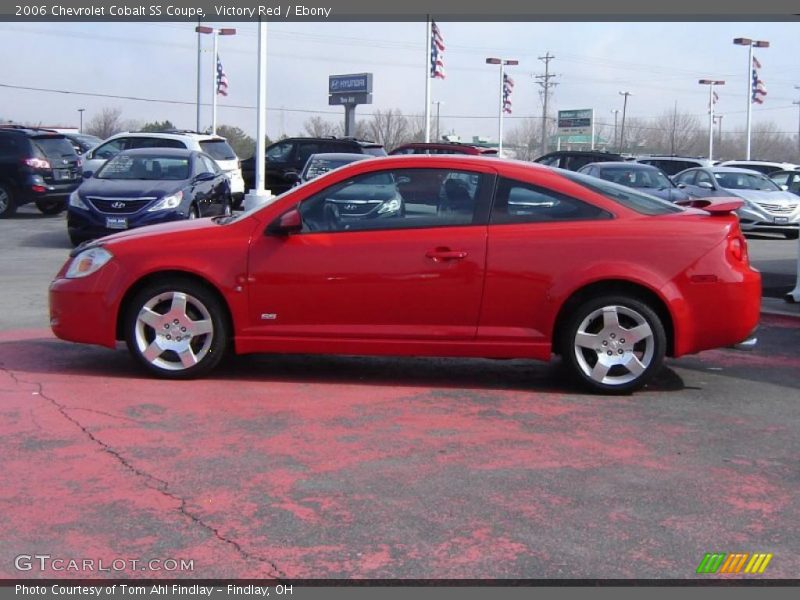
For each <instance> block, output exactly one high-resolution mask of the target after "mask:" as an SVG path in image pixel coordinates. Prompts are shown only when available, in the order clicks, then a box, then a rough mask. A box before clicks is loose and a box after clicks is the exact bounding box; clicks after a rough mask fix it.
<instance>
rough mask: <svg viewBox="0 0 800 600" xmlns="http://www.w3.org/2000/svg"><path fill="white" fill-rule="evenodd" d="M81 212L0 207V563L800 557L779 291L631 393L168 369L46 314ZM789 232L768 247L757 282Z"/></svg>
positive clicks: (556, 381)
mask: <svg viewBox="0 0 800 600" xmlns="http://www.w3.org/2000/svg"><path fill="white" fill-rule="evenodd" d="M65 229H66V228H65V223H64V220H63V218H62V217H56V218H52V217H39V216H37V215H35V214H34V213H33V212H32V211H30V212H28V211H27V209H26V210H24V211H21V214H20V216H19V217H18V218H15V219H13V220H10V221H0V248H2V252H3V260H2V261H0V278H1V279H2V282H3V285H2V286H0V302H2V304H3V306H4V307H5V309H4V310H3V311H0V436H2V439H3V440H4V441H3V452H2V453H0V521H2V522H3V529H2V530H3V532H4V536H3V539H2V540H0V576H2V577H24V578H37V577H45V576H50V577H52V576H56V577H86V575H87V574H86V573H74V572H63V571H61V572H56V571H53V570H52V569H50V570H45V571H41V570H39V569H36V568H35V569H32V570H31V571H25V572H20V571H18V570H16V569H15V568H14V559H15V557H16V556H18V555H20V554H32V553H35V552H40V553H48V554H50V555H52V556H54V557H62V558H67V559H69V558H74V559H82V558H94V559H103V560H105V561H106V564H110V563H111V561H113V560H115V559H117V560H119V559H127V560H128V561H130V559H137V560H140V561H148V560H150V559H158V560H162V561H163V560H167V559H175V560H180V559H184V560H192V561H193V565H192V569H191V570H183V571H180V570H178V571H164V570H163V569H162V570H155V571H154V570H149V569H148V567H147V566H145V570H144V571H142V566H143V563H142V562H139V563H137V565H136V566H132V565H131V563H130V562H127V563H125V565H124V567H123V568H122V571H120V572H114V571H111V572H106V573H94V574H90V576H99V577H112V576H119V575H120V574H123V575H125V576H137V577H152V578H158V577H192V578H234V577H245V578H255V577H277V578H281V579H291V580H296V579H305V578H314V579H316V578H369V579H383V578H389V579H397V578H401V579H408V578H414V579H416V578H426V579H428V578H436V579H441V578H445V579H447V578H467V579H479V578H568V579H569V578H602V579H608V578H654V579H666V578H677V579H684V578H696V577H704V578H706V579H708V578H714V579H716V578H720V577H721V578H751V579H752V578H754V577H759V576H752V575H742V574H740V575H722V576H720V575H711V576H709V575H698V574H697V573H696V569H697V566H698V564H699V563H700V561H701V560H702V559H703V556H704V555H705V553H708V552H751V553H753V552H769V553H772V554H773V558H772V560H771V562H770V564H769V567H768V569H767V570H766V572H765V574H764V575H763V576H761V577H769V578H796V577H797V573H800V526H798V523H800V496H798V494H797V489H798V484H800V471H798V468H797V465H798V456H800V407H799V406H798V401H797V399H798V397H800V393H799V391H798V390H800V379H798V377H797V372H798V370H799V369H800V344H799V343H798V342H800V319H798V318H796V316H795V315H794V313H792V312H791V311H792V310H793V308H792V305H785V306H784V305H780V304H778V303H782V300H779V299H778V298H777V297H776V298H773V299H772V300H770V301H768V302H769V303H772V304H775V306H776V307H779V308H781V309H786V310H785V312H786V315H781V314H765V315H763V318H762V323H761V326H760V332H759V337H760V342H759V346H758V347H757V349H756V350H754V351H753V352H738V351H734V350H728V349H723V350H714V351H708V352H703V353H701V354H698V355H694V356H689V357H683V358H680V359H677V360H669V361H668V362H667V366H666V368H665V369H664V370H663V371H662V373H661V374H660V375H659V376H658V377H657V378H656V380H655V381H654V382H653V384H651V385H650V386H648V387H647V388H646V389H645V390H643V391H641V392H639V393H636V394H634V395H631V396H612V397H600V396H592V395H588V394H585V393H583V392H582V391H581V390H580V389H578V388H576V387H575V386H574V384H573V383H572V382H571V381H569V380H568V379H567V378H566V377H565V375H564V374H563V372H562V370H561V368H560V366H559V364H558V363H557V362H555V363H552V364H544V363H533V362H528V361H521V360H512V361H492V360H475V359H469V360H462V359H428V358H425V359H416V358H402V359H397V358H389V357H380V358H372V357H337V356H306V355H268V356H247V357H239V358H237V359H234V360H230V361H228V362H227V363H226V364H225V365H223V367H222V368H221V370H220V371H218V372H215V374H214V376H213V377H210V378H208V379H204V380H200V381H189V382H164V381H160V380H155V379H152V378H149V377H148V376H146V375H144V374H143V373H142V372H141V371H140V370H139V369H138V368H137V367H136V366H135V364H134V363H133V361H132V360H131V358H130V357H129V356H128V354H127V353H126V352H125V351H123V350H118V351H113V350H108V349H103V348H98V347H90V346H83V345H76V344H70V343H67V342H63V341H60V340H57V339H55V338H54V337H53V336H52V334H51V333H50V331H49V329H48V327H47V313H46V290H47V284H48V283H49V280H50V279H51V278H52V276H53V274H54V273H55V272H56V270H57V269H58V267H59V266H60V264H61V262H62V261H63V260H64V259H65V258H66V255H67V253H68V251H69V244H68V241H67V238H66V232H65ZM796 250H797V242H796V241H794V242H791V241H778V240H764V239H760V240H753V241H752V242H751V244H750V251H751V255H752V257H753V260H754V262H755V263H756V264H757V265H758V266H759V267H760V268H762V270H763V269H765V268H768V269H770V271H768V272H765V281H767V280H768V277H771V276H772V275H773V271H774V275H776V276H780V277H784V276H785V275H786V274H787V272H789V271H791V270H792V269H793V268H794V264H795V263H794V262H793V260H795V258H794V257H795V256H796V255H793V254H792V252H796ZM769 280H770V281H771V279H769ZM792 284H793V282H792ZM779 285H784V284H783V283H780V284H779ZM775 293H776V294H779V293H780V292H775ZM766 304H767V303H765V305H766ZM775 312H777V308H776V311H775ZM797 316H800V314H798V315H797ZM86 318H87V319H90V318H91V315H86ZM731 318H735V315H731ZM144 565H146V562H145V563H144Z"/></svg>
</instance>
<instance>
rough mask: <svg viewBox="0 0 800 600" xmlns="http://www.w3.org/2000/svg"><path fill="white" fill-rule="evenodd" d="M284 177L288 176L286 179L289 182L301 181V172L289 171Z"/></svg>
mask: <svg viewBox="0 0 800 600" xmlns="http://www.w3.org/2000/svg"><path fill="white" fill-rule="evenodd" d="M284 177H286V181H288V182H289V183H299V182H300V174H299V173H298V172H297V171H289V172H287V173H286V174H285V175H284Z"/></svg>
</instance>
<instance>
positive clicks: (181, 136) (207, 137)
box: [103, 131, 225, 142]
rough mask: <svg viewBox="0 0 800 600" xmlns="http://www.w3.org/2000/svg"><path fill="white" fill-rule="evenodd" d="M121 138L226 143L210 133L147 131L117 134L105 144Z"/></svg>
mask: <svg viewBox="0 0 800 600" xmlns="http://www.w3.org/2000/svg"><path fill="white" fill-rule="evenodd" d="M121 137H140V138H141V137H149V138H161V139H165V140H185V139H186V138H190V139H194V140H197V141H198V142H207V141H211V140H213V141H217V140H219V141H225V138H224V137H222V136H220V135H211V134H209V133H197V132H196V131H154V132H147V131H123V132H121V133H115V134H114V135H111V136H109V137H107V138H106V139H105V140H103V141H104V142H107V141H108V140H112V139H116V138H121Z"/></svg>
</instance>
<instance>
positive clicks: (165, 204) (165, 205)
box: [147, 192, 183, 212]
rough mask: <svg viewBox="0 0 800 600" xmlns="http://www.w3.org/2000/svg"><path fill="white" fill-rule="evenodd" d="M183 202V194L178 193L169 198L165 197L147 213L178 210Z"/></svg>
mask: <svg viewBox="0 0 800 600" xmlns="http://www.w3.org/2000/svg"><path fill="white" fill-rule="evenodd" d="M181 200H183V192H176V193H174V194H170V195H169V196H164V197H163V198H162V199H161V200H159V201H158V202H156V203H155V204H154V205H153V206H151V207H150V208H148V209H147V212H154V211H157V210H169V209H171V208H178V207H179V206H180V204H181Z"/></svg>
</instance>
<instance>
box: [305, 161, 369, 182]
mask: <svg viewBox="0 0 800 600" xmlns="http://www.w3.org/2000/svg"><path fill="white" fill-rule="evenodd" d="M356 160H358V159H357V158H336V159H334V158H313V159H311V162H310V163H309V164H308V167H306V172H305V179H314V178H315V177H319V176H320V175H324V174H325V173H327V172H328V171H332V170H333V169H338V168H339V167H343V166H344V165H349V164H350V163H351V162H354V161H356Z"/></svg>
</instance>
